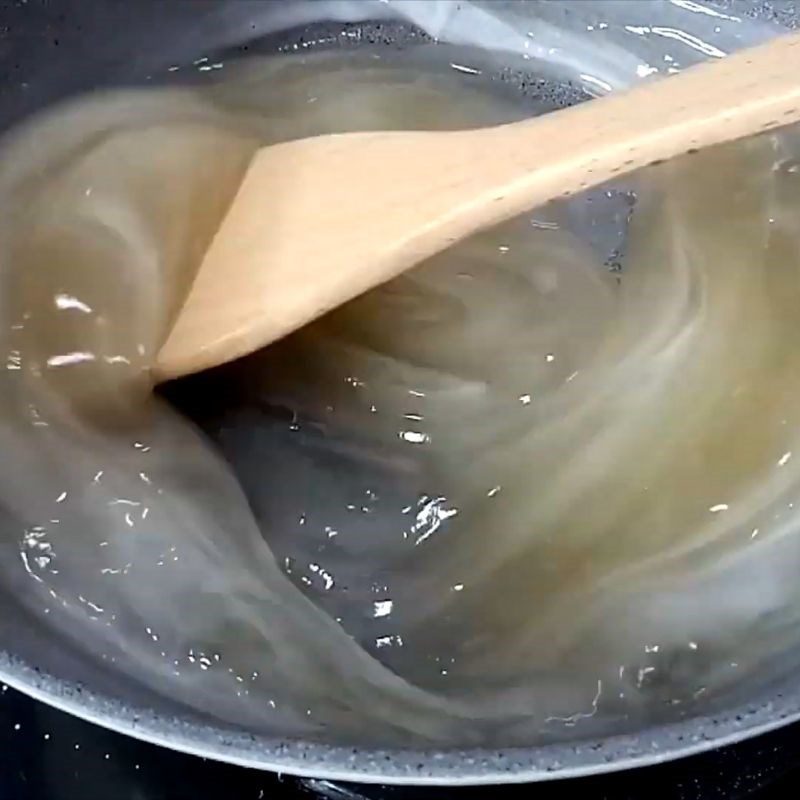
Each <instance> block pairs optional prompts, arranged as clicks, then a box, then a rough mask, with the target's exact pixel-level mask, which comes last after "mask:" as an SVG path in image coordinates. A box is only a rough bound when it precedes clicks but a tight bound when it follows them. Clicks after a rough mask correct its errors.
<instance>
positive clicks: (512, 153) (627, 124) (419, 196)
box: [156, 34, 800, 380]
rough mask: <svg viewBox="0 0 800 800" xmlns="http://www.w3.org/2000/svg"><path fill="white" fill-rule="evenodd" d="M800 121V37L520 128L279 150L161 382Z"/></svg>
mask: <svg viewBox="0 0 800 800" xmlns="http://www.w3.org/2000/svg"><path fill="white" fill-rule="evenodd" d="M798 120H800V34H791V35H786V36H783V37H780V38H778V39H776V40H773V41H771V42H769V43H767V44H764V45H760V46H758V47H755V48H752V49H749V50H745V51H741V52H739V53H737V54H735V55H731V56H728V57H726V58H724V59H721V60H718V61H716V62H713V63H708V64H703V65H700V66H697V67H692V68H691V69H688V70H686V71H685V72H683V73H681V74H679V75H675V76H672V77H669V78H667V79H665V80H655V81H652V82H647V83H645V84H642V85H640V86H637V87H636V88H634V89H631V90H630V91H627V92H624V93H621V94H615V95H611V96H607V97H604V98H601V99H598V100H592V101H590V102H588V103H584V104H583V105H579V106H575V107H573V108H569V109H565V110H564V111H558V112H556V113H553V114H548V115H545V116H543V117H537V118H535V119H531V120H526V121H523V122H517V123H514V124H511V125H501V126H499V127H494V128H484V129H479V130H468V131H456V132H436V133H428V132H385V133H384V132H378V133H347V134H335V135H328V136H318V137H315V138H311V139H303V140H299V141H293V142H287V143H285V144H278V145H274V146H270V147H264V148H262V149H261V150H259V151H258V152H257V153H256V155H255V157H254V158H253V161H252V163H251V164H250V167H249V169H248V171H247V173H246V175H245V178H244V180H243V182H242V185H241V187H240V189H239V191H238V194H237V195H236V197H235V199H234V201H233V203H232V205H231V207H230V209H229V211H228V213H227V216H226V217H225V219H224V220H223V222H222V225H221V226H220V228H219V231H218V232H217V234H216V236H215V238H214V239H213V241H212V244H211V246H210V248H209V250H208V252H207V253H206V256H205V259H204V260H203V262H202V264H201V265H200V269H199V271H198V273H197V277H196V280H195V282H194V285H193V286H192V288H191V291H190V293H189V295H188V298H187V300H186V304H185V306H184V307H183V310H182V311H181V313H180V314H179V316H178V319H177V321H176V323H175V326H174V328H173V329H172V332H171V333H170V335H169V337H168V338H167V340H166V343H165V344H164V346H163V348H162V350H161V352H160V354H159V357H158V360H157V365H156V377H157V379H159V380H164V379H168V378H173V377H177V376H180V375H183V374H187V373H190V372H195V371H198V370H201V369H205V368H207V367H211V366H214V365H216V364H220V363H222V362H225V361H230V360H232V359H234V358H237V357H239V356H242V355H245V354H247V353H249V352H252V351H253V350H256V349H258V348H260V347H263V346H264V345H266V344H269V343H270V342H272V341H274V340H275V339H278V338H280V337H281V336H284V335H285V334H287V333H290V332H291V331H293V330H295V329H297V328H298V327H300V326H302V325H304V324H305V323H307V322H309V321H310V320H312V319H314V318H315V317H318V316H319V315H321V314H323V313H325V312H326V311H328V310H330V309H331V308H334V307H335V306H337V305H339V304H341V303H343V302H345V301H346V300H349V299H351V298H353V297H355V296H357V295H359V294H361V293H362V292H364V291H366V290H367V289H370V288H372V287H374V286H376V285H378V284H380V283H383V282H384V281H387V280H389V279H390V278H392V277H394V276H396V275H398V274H399V273H401V272H403V271H404V270H406V269H408V268H410V267H412V266H414V265H415V264H416V263H418V262H419V261H421V260H422V259H424V258H427V257H429V256H431V255H433V254H434V253H436V252H437V251H439V250H443V249H444V248H446V247H448V246H449V245H451V244H453V243H454V242H457V241H458V240H460V239H463V238H464V237H466V236H468V235H469V234H471V233H473V232H475V231H477V230H479V229H481V228H485V227H487V226H490V225H493V224H496V223H498V222H501V221H502V220H505V219H507V218H509V217H512V216H514V215H516V214H519V213H522V212H523V211H525V210H527V209H530V208H533V207H535V206H538V205H541V204H542V203H545V202H547V201H548V200H552V199H555V198H559V197H566V196H568V195H570V194H573V193H575V192H579V191H581V190H583V189H587V188H589V187H591V186H595V185H597V184H599V183H603V182H604V181H607V180H609V179H610V178H614V177H617V176H619V175H621V174H623V173H626V172H631V171H632V170H635V169H638V168H639V167H644V166H646V165H649V164H653V163H655V162H657V161H661V160H664V159H667V158H671V157H673V156H676V155H679V154H682V153H687V152H693V151H696V150H700V149H702V148H704V147H709V146H710V145H714V144H719V143H721V142H727V141H731V140H734V139H739V138H742V137H744V136H748V135H750V134H754V133H758V132H760V131H767V130H770V129H772V128H778V127H780V126H784V125H789V124H791V123H793V122H797V121H798ZM798 224H800V222H798Z"/></svg>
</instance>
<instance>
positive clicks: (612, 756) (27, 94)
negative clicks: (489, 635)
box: [0, 0, 800, 785]
mask: <svg viewBox="0 0 800 800" xmlns="http://www.w3.org/2000/svg"><path fill="white" fill-rule="evenodd" d="M797 24H800V8H798V7H796V6H795V4H794V3H793V2H785V3H780V2H777V0H775V1H774V2H771V3H768V2H755V1H752V2H751V0H731V1H730V2H727V3H722V4H710V3H702V2H696V0H636V2H632V1H631V0H618V1H617V2H606V1H605V0H602V1H601V0H565V2H559V1H557V0H553V1H550V2H536V0H531V1H530V2H526V1H525V0H521V2H501V1H500V0H494V2H484V3H481V2H467V0H461V1H460V2H456V1H455V0H453V1H452V2H450V0H441V2H440V1H439V0H418V1H417V0H389V1H388V2H382V1H381V0H332V1H330V2H328V0H320V1H319V2H315V1H314V0H312V1H311V2H305V1H304V0H285V2H282V1H281V0H271V1H268V0H253V1H252V2H249V0H229V1H228V2H226V0H186V1H185V2H184V0H171V2H169V3H165V2H158V1H157V0H154V1H153V2H147V1H146V0H139V1H138V2H135V3H120V2H110V0H107V1H101V0H98V1H97V2H91V3H87V2H85V0H18V2H11V1H10V0H3V2H2V3H1V4H0V75H2V79H1V81H2V82H1V83H0V128H2V129H5V128H8V127H9V126H10V125H12V124H13V123H15V122H17V121H19V120H21V119H23V118H24V117H26V116H27V115H29V114H31V113H33V112H35V111H36V110H37V109H39V108H42V107H44V106H46V105H48V104H50V103H53V102H55V101H58V100H61V99H63V98H66V97H69V96H71V95H73V94H76V93H80V92H85V91H87V90H95V89H98V88H101V87H108V86H124V85H144V84H155V83H158V82H160V81H166V80H176V79H177V80H200V79H202V75H201V74H200V72H201V70H200V67H201V66H202V65H203V64H204V63H207V62H205V61H203V59H207V58H209V57H210V56H212V55H213V56H214V59H213V60H214V61H215V63H217V62H219V60H220V59H224V58H231V57H234V56H236V55H239V54H242V53H245V52H252V51H259V52H273V51H283V52H292V51H293V50H298V49H304V48H307V47H309V46H316V47H338V46H346V47H358V46H359V44H360V43H363V42H369V43H370V45H372V46H374V45H376V44H377V45H379V46H381V47H386V48H398V47H403V46H406V45H407V44H408V43H409V42H412V41H413V42H414V43H417V44H419V43H421V42H422V43H424V46H425V47H429V48H431V49H432V52H435V48H437V47H438V46H439V42H443V41H444V42H450V43H452V44H455V45H459V46H463V47H469V48H472V50H471V51H470V52H473V53H476V52H480V54H481V55H480V58H481V59H483V63H484V66H485V68H491V69H495V70H496V71H497V74H498V76H502V77H503V79H505V80H512V81H516V82H517V83H518V84H519V86H520V87H521V90H526V91H529V92H536V93H537V97H538V100H539V101H541V106H542V108H543V109H545V110H546V109H547V108H555V107H558V106H560V105H565V104H568V103H572V102H576V101H578V100H581V99H587V98H589V97H591V96H593V95H597V94H600V93H603V92H607V91H613V90H615V89H619V88H622V87H624V86H626V85H630V84H631V83H633V82H635V81H637V80H642V79H646V78H648V77H650V76H651V75H652V74H653V73H657V72H665V71H669V70H670V69H679V68H681V67H685V66H688V65H689V64H691V63H694V62H696V61H699V60H701V59H705V58H715V57H722V56H724V55H725V54H726V53H727V52H730V51H731V50H733V49H736V48H737V47H741V46H743V45H746V44H750V43H754V42H757V41H759V40H762V39H765V38H768V37H770V36H774V35H776V34H777V33H779V32H780V30H781V28H782V27H786V26H793V25H797ZM542 41H545V42H548V43H550V46H547V47H543V46H542V45H541V42H542ZM553 43H555V46H552V45H553ZM578 51H580V53H581V58H580V59H576V58H575V53H576V52H578ZM219 54H223V55H219ZM586 58H589V59H590V60H591V63H592V65H593V69H592V72H591V74H589V73H587V72H582V71H581V67H580V64H581V63H585V61H586ZM176 75H177V77H176ZM526 87H527V88H526ZM0 557H5V556H0ZM21 591H24V582H23V581H22V579H21V582H20V583H19V584H16V585H7V586H0V604H2V605H0V607H1V608H2V610H3V611H2V617H1V618H0V680H2V681H4V682H5V683H7V684H8V685H11V686H13V687H15V688H17V689H20V690H21V691H23V692H26V693H27V694H29V695H31V696H33V697H35V698H37V699H40V700H42V701H44V702H46V703H49V704H51V705H53V706H56V707H58V708H60V709H63V710H65V711H67V712H70V713H72V714H75V715H77V716H80V717H82V718H84V719H86V720H89V721H91V722H94V723H96V724H98V725H102V726H105V727H108V728H111V729H114V730H116V731H120V732H123V733H127V734H130V735H132V736H135V737H138V738H140V739H143V740H147V741H150V742H153V743H156V744H159V745H163V746H165V747H169V748H173V749H177V750H182V751H186V752H189V753H195V754H198V755H202V756H205V757H209V758H214V759H219V760H223V761H227V762H231V763H236V764H242V765H246V766H251V767H257V768H262V769H269V770H275V771H279V772H285V773H293V774H298V775H307V776H314V777H323V778H329V779H344V780H350V781H365V782H381V783H398V784H400V783H411V784H440V785H456V784H479V783H504V782H522V781H536V780H544V779H550V778H566V777H571V776H579V775H586V774H590V773H598V772H604V771H609V770H620V769H628V768H632V767H639V766H644V765H647V764H652V763H654V762H659V761H664V760H668V759H674V758H679V757H682V756H685V755H689V754H691V753H696V752H698V751H702V750H706V749H709V748H713V747H718V746H721V745H724V744H728V743H731V742H734V741H737V740H740V739H743V738H746V737H750V736H754V735H757V734H759V733H762V732H764V731H767V730H770V729H772V728H776V727H779V726H781V725H786V724H788V723H790V722H792V721H794V720H797V719H800V682H798V680H797V679H795V680H789V679H784V680H782V681H779V682H771V683H768V684H765V685H762V686H761V687H760V688H759V691H758V692H757V693H756V694H755V695H754V696H748V697H743V696H732V697H730V698H728V700H727V701H726V704H725V705H723V706H716V707H710V708H701V709H699V710H697V711H696V712H694V713H693V715H691V716H689V717H686V718H676V719H673V720H672V721H669V722H668V723H666V724H663V725H661V726H658V727H653V728H651V729H647V730H639V731H635V732H631V733H629V734H627V735H620V736H614V737H611V738H605V739H586V738H585V737H584V736H582V735H581V732H580V730H579V729H577V728H576V730H575V735H574V737H573V738H571V739H569V738H568V739H567V740H566V741H561V742H558V743H553V744H548V745H546V746H540V747H533V748H519V747H516V748H512V749H505V750H502V751H498V750H484V749H475V750H470V751H464V750H445V751H428V750H426V751H418V750H401V749H398V750H385V749H373V748H370V747H364V746H361V747H357V748H353V747H351V746H343V745H337V744H328V743H319V742H304V741H297V740H282V739H281V738H279V737H277V736H273V737H266V736H255V735H252V734H250V733H248V732H244V731H240V730H235V729H232V728H231V727H230V726H226V727H222V726H220V725H217V724H216V723H215V722H214V720H213V719H209V718H206V717H203V716H201V715H200V714H198V713H196V712H193V711H189V710H187V709H186V708H185V707H183V706H180V705H178V704H177V703H176V704H174V705H170V704H168V703H166V702H165V701H164V699H163V698H161V697H156V696H155V695H153V694H151V693H150V692H148V691H147V690H146V689H144V688H142V687H140V686H137V685H135V684H134V683H133V682H131V681H130V680H125V679H122V678H120V677H119V676H118V675H116V674H115V673H114V670H113V669H111V668H109V669H107V670H104V669H102V668H101V667H99V666H98V665H97V664H96V663H95V661H94V660H90V659H89V658H87V657H86V656H85V655H84V654H83V653H82V652H81V651H80V650H79V649H77V648H76V647H74V645H73V644H71V643H70V642H69V641H66V640H62V639H60V638H59V635H58V630H57V629H52V628H47V627H45V626H43V625H42V623H41V622H40V621H38V620H37V619H35V618H34V617H32V616H31V615H30V614H29V613H28V612H27V611H26V609H25V607H24V605H23V604H22V603H20V602H19V600H18V598H19V596H20V592H21Z"/></svg>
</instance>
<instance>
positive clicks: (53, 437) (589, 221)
mask: <svg viewBox="0 0 800 800" xmlns="http://www.w3.org/2000/svg"><path fill="white" fill-rule="evenodd" d="M462 54H463V53H462V51H460V50H454V52H453V63H454V64H457V65H459V66H463V65H460V63H459V62H458V61H457V60H456V56H457V55H458V56H460V55H462ZM534 110H535V109H531V107H530V105H529V104H525V103H523V102H522V101H521V100H520V99H519V98H518V97H517V96H516V95H515V93H514V91H513V89H511V88H508V89H506V90H503V91H501V90H498V88H497V86H496V85H494V84H493V85H491V86H490V85H488V83H484V82H482V81H481V80H480V79H479V76H475V75H474V74H472V73H470V72H469V68H468V67H467V68H466V69H462V70H459V69H455V68H447V69H444V70H443V69H441V68H440V67H439V66H437V64H434V63H432V62H430V61H429V60H428V59H427V58H426V55H425V52H424V50H414V49H411V50H408V51H405V52H403V53H398V54H395V55H392V56H388V55H384V56H383V57H379V53H378V52H377V51H374V52H372V51H370V50H361V51H359V52H358V53H347V52H336V53H328V54H318V55H314V54H312V55H310V56H308V57H307V58H306V59H305V60H298V59H296V58H291V57H288V58H282V59H277V60H273V61H264V60H259V59H254V60H252V61H250V62H249V63H248V62H242V64H240V65H239V66H238V67H237V68H235V69H232V70H228V71H227V72H226V75H225V77H224V79H223V80H221V81H219V82H217V83H214V84H209V85H206V86H204V87H202V88H196V89H188V88H183V89H177V88H174V89H164V90H153V91H140V92H135V93H125V94H122V93H120V94H113V95H103V96H97V97H94V98H92V99H89V100H83V101H80V102H78V103H76V104H74V105H71V106H69V107H64V108H61V109H57V110H56V111H54V112H52V114H50V115H48V116H47V117H43V118H40V119H38V120H36V121H34V122H33V123H31V126H30V127H29V128H28V129H27V130H26V131H24V132H23V133H20V134H18V135H17V136H16V137H13V136H12V137H11V138H10V139H9V140H7V142H6V143H5V145H4V148H3V150H2V153H0V156H2V159H1V160H0V202H2V204H3V208H4V216H3V220H2V224H0V253H1V254H2V272H1V273H0V281H2V298H3V307H2V315H3V316H2V320H3V326H4V327H3V343H4V347H5V352H6V359H7V360H6V365H7V369H6V370H5V371H4V372H3V373H2V381H3V386H2V390H1V391H0V398H2V400H0V411H1V413H2V423H3V424H2V427H0V436H1V437H2V446H3V453H4V454H5V458H4V462H3V467H2V472H0V498H2V505H3V509H4V514H5V516H6V517H7V519H6V521H5V523H4V525H3V527H2V530H3V534H2V536H3V541H2V548H3V552H2V559H0V570H2V571H3V573H4V574H5V575H6V578H7V579H8V580H9V581H12V582H13V581H16V582H17V584H18V585H19V586H20V591H21V592H23V593H24V602H25V603H26V604H27V605H28V606H29V607H30V608H32V609H34V610H35V612H36V613H37V614H38V615H39V616H41V618H42V619H43V620H44V621H45V624H50V625H52V626H53V627H54V629H56V630H58V632H59V634H60V635H61V636H63V637H67V638H68V639H72V640H74V641H76V642H79V643H80V644H81V646H82V647H84V648H85V649H86V650H87V651H89V652H91V653H93V654H94V655H95V656H96V657H97V658H102V659H105V660H107V661H111V662H113V663H114V668H115V669H118V670H120V671H122V672H124V673H126V674H127V675H129V676H130V677H131V678H134V679H135V680H137V681H140V682H142V683H143V684H146V685H147V686H149V687H150V688H152V689H153V690H156V691H158V692H160V693H163V694H164V695H166V696H168V697H170V698H172V699H174V700H176V701H178V702H179V703H182V704H186V705H189V706H191V707H192V708H195V709H198V710H200V711H202V712H203V713H204V714H207V715H208V716H209V717H210V718H212V719H215V720H221V721H223V722H225V723H228V724H233V725H237V726H241V727H244V728H246V729H248V730H253V731H273V730H280V731H282V732H289V733H292V734H297V735H301V734H302V735H305V736H317V737H324V738H326V739H328V740H332V741H343V740H344V741H353V740H364V741H369V742H371V743H376V742H387V743H400V744H407V743H411V744H426V743H438V744H478V743H485V742H491V743H502V744H507V743H518V744H530V743H534V742H537V741H542V740H544V739H547V738H550V737H559V736H563V735H565V732H568V731H569V730H570V729H571V728H572V727H574V726H578V725H579V726H581V731H582V732H588V731H597V732H603V733H606V732H610V731H614V730H618V729H622V728H624V727H629V726H630V725H632V724H641V723H642V721H645V720H650V719H659V718H663V717H666V716H668V715H671V714H676V713H681V711H682V710H683V709H686V710H688V711H691V710H692V709H693V708H695V707H696V704H697V703H698V702H706V701H708V700H710V701H711V702H713V701H714V698H715V697H723V696H725V693H726V692H731V691H735V690H736V688H737V687H740V686H743V685H748V681H750V682H752V681H754V680H756V679H758V680H762V679H766V678H769V677H771V676H774V675H775V674H777V673H778V672H779V671H781V670H784V669H789V668H790V667H791V666H793V665H794V663H795V662H794V659H793V654H794V652H795V650H794V648H795V646H796V645H797V643H798V642H797V639H798V635H797V632H796V612H797V610H798V608H800V597H798V596H797V589H796V580H795V575H796V571H797V567H798V565H800V542H799V541H798V537H797V532H796V525H797V514H796V511H795V503H796V502H800V492H799V491H798V488H799V487H800V474H798V464H800V461H798V460H797V459H796V458H794V457H793V454H794V453H795V451H796V450H797V444H798V443H797V441H796V439H797V433H798V423H800V420H798V418H797V412H796V409H795V405H796V403H795V398H796V396H797V392H798V389H800V386H798V385H797V384H798V381H800V377H799V376H800V372H799V371H798V366H800V365H798V363H797V361H798V356H797V355H795V353H796V348H795V347H793V343H794V342H795V341H796V340H797V333H798V331H797V330H796V328H797V327H798V325H800V323H798V322H797V321H796V318H797V316H796V313H795V311H796V308H797V300H798V298H800V272H798V269H797V266H798V254H799V253H800V249H799V248H800V230H798V229H797V226H796V225H795V224H794V222H795V220H796V218H797V213H798V206H799V205H800V180H799V179H798V175H799V174H800V173H798V171H797V161H796V160H795V159H796V155H797V152H798V142H797V140H796V138H795V136H794V135H793V134H792V133H789V134H784V135H782V136H781V137H776V136H770V137H766V138H761V139H758V140H754V141H752V142H748V143H745V144H742V145H737V146H734V147H726V148H722V149H720V150H718V151H715V152H712V153H707V154H702V155H699V156H696V157H693V158H689V159H685V160H683V161H681V162H677V163H675V164H669V165H665V166H664V167H661V168H659V169H658V170H655V171H651V172H648V173H647V174H643V175H641V176H637V178H636V179H635V181H634V182H633V183H632V184H631V185H630V186H627V187H624V189H623V188H618V189H615V190H610V191H612V192H617V194H615V195H614V196H615V197H618V198H622V200H623V201H624V202H623V207H622V211H620V210H619V209H618V210H616V211H615V213H617V214H620V213H621V214H622V216H623V218H624V216H625V214H626V213H630V212H631V207H632V206H631V204H632V202H633V197H634V194H635V197H636V198H637V202H636V206H635V209H634V210H633V213H631V214H630V216H631V219H630V225H629V229H628V231H627V242H626V252H625V254H624V258H623V259H622V269H621V270H620V269H619V268H618V267H619V265H618V263H617V261H618V260H619V259H618V256H619V253H615V254H614V255H615V258H609V256H610V255H611V253H610V250H614V249H615V248H616V245H617V244H618V243H612V246H611V247H610V249H609V247H608V246H607V245H608V243H607V242H605V241H603V242H598V241H596V238H595V237H594V230H593V228H594V226H593V222H594V218H593V216H592V213H591V212H590V211H587V209H589V208H590V206H589V205H587V204H588V203H589V202H594V203H596V204H598V203H605V202H606V201H607V200H608V199H609V198H608V197H607V196H606V194H605V193H604V192H600V193H597V194H595V195H594V196H593V198H592V200H591V201H589V200H587V198H580V199H578V200H576V201H575V202H573V203H571V204H569V205H564V206H558V207H552V208H548V209H545V210H540V211H536V212H533V213H532V215H528V216H526V217H525V218H524V219H520V220H516V221H514V222H512V223H509V224H507V225H504V226H503V227H501V228H498V229H496V230H494V231H490V232H488V233H485V234H482V235H480V236H478V237H476V238H474V239H473V240H471V241H469V242H467V243H465V244H463V245H460V246H459V247H457V248H454V249H453V250H452V251H449V252H446V253H443V254H441V255H440V256H438V257H437V258H436V259H434V260H432V261H430V262H429V263H427V264H424V265H422V266H421V267H420V268H419V269H418V270H416V271H415V272H413V273H411V274H409V275H407V276H405V277H403V278H401V279H399V280H397V281H395V282H393V283H391V284H389V285H387V286H385V287H382V288H381V289H379V290H377V291H375V292H372V293H370V294H369V295H367V296H365V297H363V298H360V299H359V300H357V301H355V302H353V303H351V304H349V305H348V306H346V307H344V308H342V309H340V310H338V311H337V312H335V313H334V314H332V315H330V316H329V317H327V318H325V319H323V320H321V321H319V322H318V323H315V324H314V325H312V326H310V327H309V328H307V329H305V330H303V331H301V332H299V333H298V334H296V335H295V336H293V337H291V338H290V339H288V340H286V341H284V342H281V343H279V344H278V345H275V346H273V347H271V348H269V349H268V350H265V351H263V352H261V353H258V354H256V355H254V356H252V357H250V358H248V359H245V360H243V361H241V362H238V363H236V364H233V365H231V366H229V367H226V368H224V369H221V370H218V371H216V372H215V373H212V374H209V375H205V376H199V377H198V378H195V379H192V380H189V381H186V382H185V383H183V385H178V386H174V387H168V388H167V390H166V393H167V395H168V396H169V397H170V398H171V399H172V400H173V402H174V404H175V405H176V406H177V407H178V408H180V409H181V410H182V411H183V412H184V413H185V414H187V415H189V416H190V417H193V418H194V419H195V420H196V421H197V422H198V423H199V424H200V425H201V427H203V428H204V429H205V431H206V434H207V435H203V434H200V433H199V432H197V430H196V429H195V428H194V427H193V425H192V424H191V423H189V422H188V421H187V420H186V419H185V418H184V419H181V416H180V415H179V414H178V413H176V412H175V411H174V410H172V409H170V408H169V407H168V406H167V405H166V404H165V403H164V402H163V401H162V400H160V399H154V398H153V396H152V391H151V389H152V387H151V385H150V381H149V377H148V372H147V368H148V365H149V363H150V362H151V360H152V358H153V356H154V354H155V352H156V351H157V349H158V346H159V343H160V341H161V340H162V338H163V336H164V333H165V330H166V328H167V326H168V324H169V320H170V319H171V317H172V315H173V314H174V312H175V309H176V306H177V305H178V304H179V303H180V298H181V296H182V292H184V291H185V288H186V285H187V283H188V281H190V280H191V271H192V268H193V266H194V265H195V264H196V262H197V259H198V257H199V254H202V252H203V250H204V248H205V247H206V245H207V243H208V241H209V238H210V236H211V235H212V234H213V231H214V228H215V225H216V224H217V223H218V221H219V218H220V216H221V214H222V213H223V211H224V208H225V206H226V203H227V202H228V201H229V199H230V197H231V196H232V193H233V191H235V188H236V185H237V181H238V180H239V178H240V177H241V175H242V172H243V170H244V168H245V165H246V163H247V159H248V157H249V156H250V154H251V153H252V152H253V150H254V149H255V148H256V147H257V146H259V145H261V144H263V143H266V142H270V141H277V140H281V139H286V138H294V137H298V136H305V135H310V134H313V133H321V132H329V131H333V130H344V129H367V128H409V127H418V128H425V129H434V128H448V127H453V128H454V127H467V126H477V125H488V124H492V123H498V122H502V121H507V120H511V119H515V118H519V117H521V116H524V115H526V114H529V113H532V111H534ZM540 110H541V109H540ZM423 190H424V187H423ZM209 437H210V439H211V440H212V441H209ZM220 450H221V452H222V454H223V455H224V456H225V459H226V460H223V459H222V458H220V456H219V455H218V453H219V451H220Z"/></svg>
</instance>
